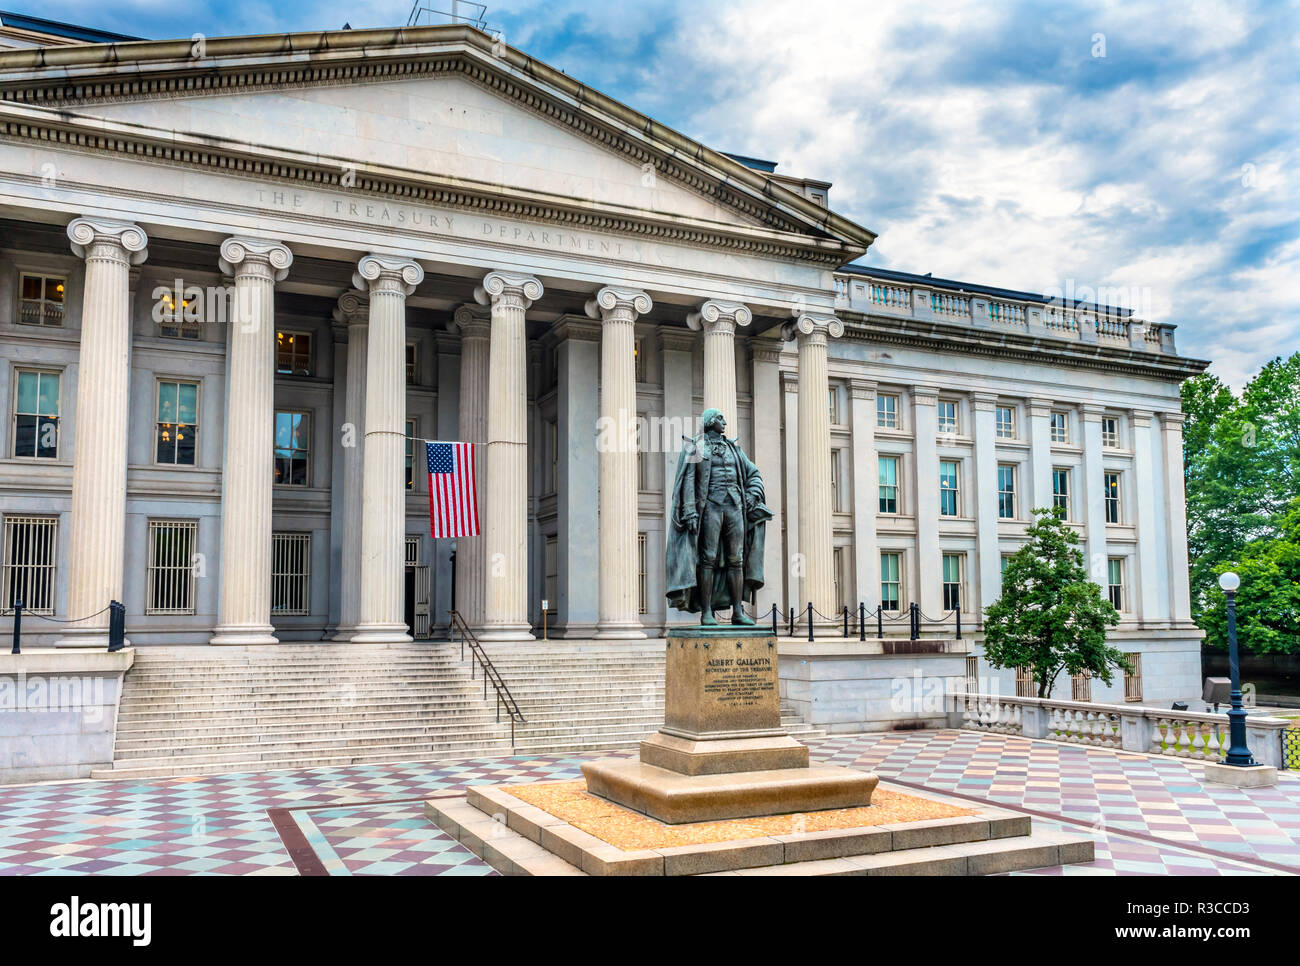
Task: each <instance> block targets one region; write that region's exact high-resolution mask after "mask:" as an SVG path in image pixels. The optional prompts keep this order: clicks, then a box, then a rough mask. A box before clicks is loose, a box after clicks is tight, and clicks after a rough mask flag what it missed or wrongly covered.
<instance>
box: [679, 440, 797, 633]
mask: <svg viewBox="0 0 1300 966" xmlns="http://www.w3.org/2000/svg"><path fill="white" fill-rule="evenodd" d="M707 435H708V434H707V433H701V434H700V435H699V436H697V437H695V438H694V439H687V440H686V446H685V447H684V448H683V450H682V454H681V456H680V457H679V458H678V460H677V478H676V481H675V482H674V483H673V497H672V499H673V502H672V508H673V514H672V526H671V527H669V530H668V546H667V551H666V562H667V570H668V583H667V597H668V603H669V604H670V605H671V606H673V607H675V608H677V609H678V610H683V611H687V612H688V613H692V614H696V613H699V612H700V611H701V610H702V609H703V608H702V607H701V606H700V596H699V591H698V589H697V588H696V586H695V583H696V581H697V580H698V577H697V575H696V568H697V567H698V566H699V563H700V560H699V537H700V529H701V528H700V527H698V526H697V528H696V530H695V532H694V533H692V532H691V531H690V528H689V527H687V525H686V518H687V517H688V516H689V513H688V512H687V508H693V509H694V511H695V517H696V520H697V521H699V520H703V519H704V503H705V500H706V499H707V498H708V494H709V473H710V470H711V467H712V464H711V459H712V456H711V454H710V447H708V446H703V445H701V440H702V439H704V438H705V437H706V436H707ZM723 440H724V441H725V442H726V444H727V445H728V446H729V447H731V450H732V452H734V453H735V455H736V457H737V459H736V462H737V465H739V467H740V480H739V483H740V491H741V495H742V496H743V498H744V501H745V505H744V507H743V509H744V514H745V551H744V553H745V565H744V569H745V575H744V576H745V582H744V591H743V596H744V597H745V599H747V600H751V601H752V600H753V599H754V592H755V591H757V590H758V588H760V587H762V586H763V544H764V540H765V537H766V533H767V521H768V520H771V519H772V517H773V513H772V511H771V510H770V509H768V508H767V506H766V505H764V503H763V499H764V493H763V478H762V476H760V475H759V472H758V467H757V466H755V465H754V464H753V463H752V462H750V459H749V457H748V456H746V455H745V451H744V450H742V449H741V448H740V444H739V443H738V442H737V441H736V440H734V439H726V437H723ZM722 546H723V541H721V540H719V541H718V555H719V556H718V559H717V560H713V561H708V563H709V565H710V566H712V567H713V568H714V571H713V588H712V592H713V606H714V607H716V608H718V609H725V608H727V607H729V606H731V600H730V597H729V594H728V589H727V563H726V560H725V559H723V556H722V554H723V549H722Z"/></svg>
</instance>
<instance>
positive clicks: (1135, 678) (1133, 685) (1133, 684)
mask: <svg viewBox="0 0 1300 966" xmlns="http://www.w3.org/2000/svg"><path fill="white" fill-rule="evenodd" d="M1124 656H1125V657H1126V658H1128V663H1129V667H1130V668H1132V670H1130V671H1125V672H1124V700H1125V701H1141V700H1142V655H1141V654H1125V655H1124Z"/></svg>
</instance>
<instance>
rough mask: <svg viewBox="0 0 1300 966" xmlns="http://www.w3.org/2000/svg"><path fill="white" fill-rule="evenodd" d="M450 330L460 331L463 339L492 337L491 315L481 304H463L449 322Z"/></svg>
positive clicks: (448, 329)
mask: <svg viewBox="0 0 1300 966" xmlns="http://www.w3.org/2000/svg"><path fill="white" fill-rule="evenodd" d="M447 331H448V332H459V333H460V337H461V338H462V339H490V338H491V337H492V319H491V316H490V315H489V314H488V313H487V312H485V311H484V310H483V307H482V306H479V305H462V306H460V307H459V308H457V309H456V312H455V314H453V315H452V317H451V321H450V322H449V323H447Z"/></svg>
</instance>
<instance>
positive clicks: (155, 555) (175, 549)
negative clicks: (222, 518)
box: [144, 520, 199, 614]
mask: <svg viewBox="0 0 1300 966" xmlns="http://www.w3.org/2000/svg"><path fill="white" fill-rule="evenodd" d="M198 532H199V524H198V521H196V520H150V521H149V572H148V574H147V576H146V580H145V593H146V598H147V599H146V600H145V605H144V612H145V613H146V614H193V613H194V566H193V561H194V547H195V544H196V543H197V540H198Z"/></svg>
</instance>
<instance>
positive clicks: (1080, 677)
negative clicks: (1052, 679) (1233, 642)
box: [1070, 671, 1092, 701]
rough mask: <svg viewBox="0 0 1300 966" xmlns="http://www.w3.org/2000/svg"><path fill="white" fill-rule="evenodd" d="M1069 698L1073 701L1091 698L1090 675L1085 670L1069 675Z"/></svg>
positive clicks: (1089, 699)
mask: <svg viewBox="0 0 1300 966" xmlns="http://www.w3.org/2000/svg"><path fill="white" fill-rule="evenodd" d="M1070 699H1071V700H1073V701H1091V700H1092V675H1091V674H1090V673H1089V672H1087V671H1080V672H1079V673H1078V674H1072V675H1070Z"/></svg>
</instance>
